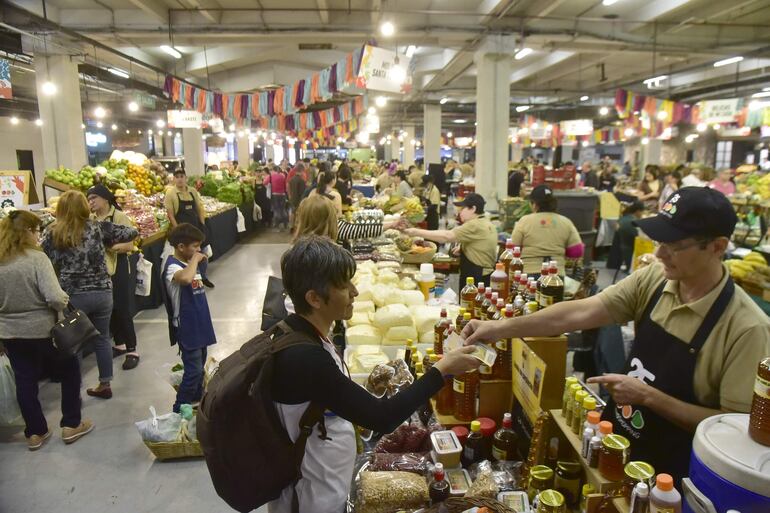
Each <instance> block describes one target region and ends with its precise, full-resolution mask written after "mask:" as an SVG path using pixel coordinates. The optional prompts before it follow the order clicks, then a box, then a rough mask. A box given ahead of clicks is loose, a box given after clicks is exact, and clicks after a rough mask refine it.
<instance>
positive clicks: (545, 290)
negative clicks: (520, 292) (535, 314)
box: [540, 262, 564, 308]
mask: <svg viewBox="0 0 770 513" xmlns="http://www.w3.org/2000/svg"><path fill="white" fill-rule="evenodd" d="M562 301H564V282H563V281H562V279H561V278H560V277H559V268H558V267H556V264H555V262H554V263H552V264H551V265H550V266H549V269H548V276H547V277H546V278H545V279H544V280H543V283H542V285H541V286H540V308H546V307H549V306H551V305H553V304H555V303H560V302H562Z"/></svg>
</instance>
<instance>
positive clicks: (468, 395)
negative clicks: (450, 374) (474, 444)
mask: <svg viewBox="0 0 770 513" xmlns="http://www.w3.org/2000/svg"><path fill="white" fill-rule="evenodd" d="M452 386H453V389H454V406H455V407H454V416H455V417H456V418H457V420H459V421H461V422H468V421H471V420H473V419H475V418H476V396H477V395H478V391H479V371H477V370H473V371H470V372H466V373H465V374H460V375H459V376H455V378H454V382H453V385H452Z"/></svg>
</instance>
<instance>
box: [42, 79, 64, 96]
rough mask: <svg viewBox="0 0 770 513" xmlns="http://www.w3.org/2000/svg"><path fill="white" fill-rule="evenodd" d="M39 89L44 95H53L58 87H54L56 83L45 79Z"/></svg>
mask: <svg viewBox="0 0 770 513" xmlns="http://www.w3.org/2000/svg"><path fill="white" fill-rule="evenodd" d="M40 90H41V91H42V92H43V94H44V95H46V96H53V95H55V94H56V92H57V91H58V90H59V88H58V87H56V84H54V83H53V82H51V81H50V80H47V81H45V82H43V85H42V86H40Z"/></svg>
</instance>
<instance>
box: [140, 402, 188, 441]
mask: <svg viewBox="0 0 770 513" xmlns="http://www.w3.org/2000/svg"><path fill="white" fill-rule="evenodd" d="M150 413H151V414H152V417H150V418H149V419H147V420H140V421H139V422H137V423H136V429H138V430H139V434H140V435H141V437H142V440H144V441H146V442H176V441H178V440H180V439H181V438H182V416H181V415H179V414H178V413H167V414H165V415H161V416H158V414H157V413H156V411H155V407H154V406H150Z"/></svg>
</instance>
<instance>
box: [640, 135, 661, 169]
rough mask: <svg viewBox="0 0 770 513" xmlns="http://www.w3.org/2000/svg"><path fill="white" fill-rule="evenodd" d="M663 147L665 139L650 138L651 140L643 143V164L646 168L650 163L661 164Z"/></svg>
mask: <svg viewBox="0 0 770 513" xmlns="http://www.w3.org/2000/svg"><path fill="white" fill-rule="evenodd" d="M662 148H663V141H661V140H660V139H650V142H648V143H647V144H643V145H642V166H641V168H642V169H644V168H645V166H647V165H648V164H655V165H656V166H657V165H659V164H660V151H661V149H662Z"/></svg>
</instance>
